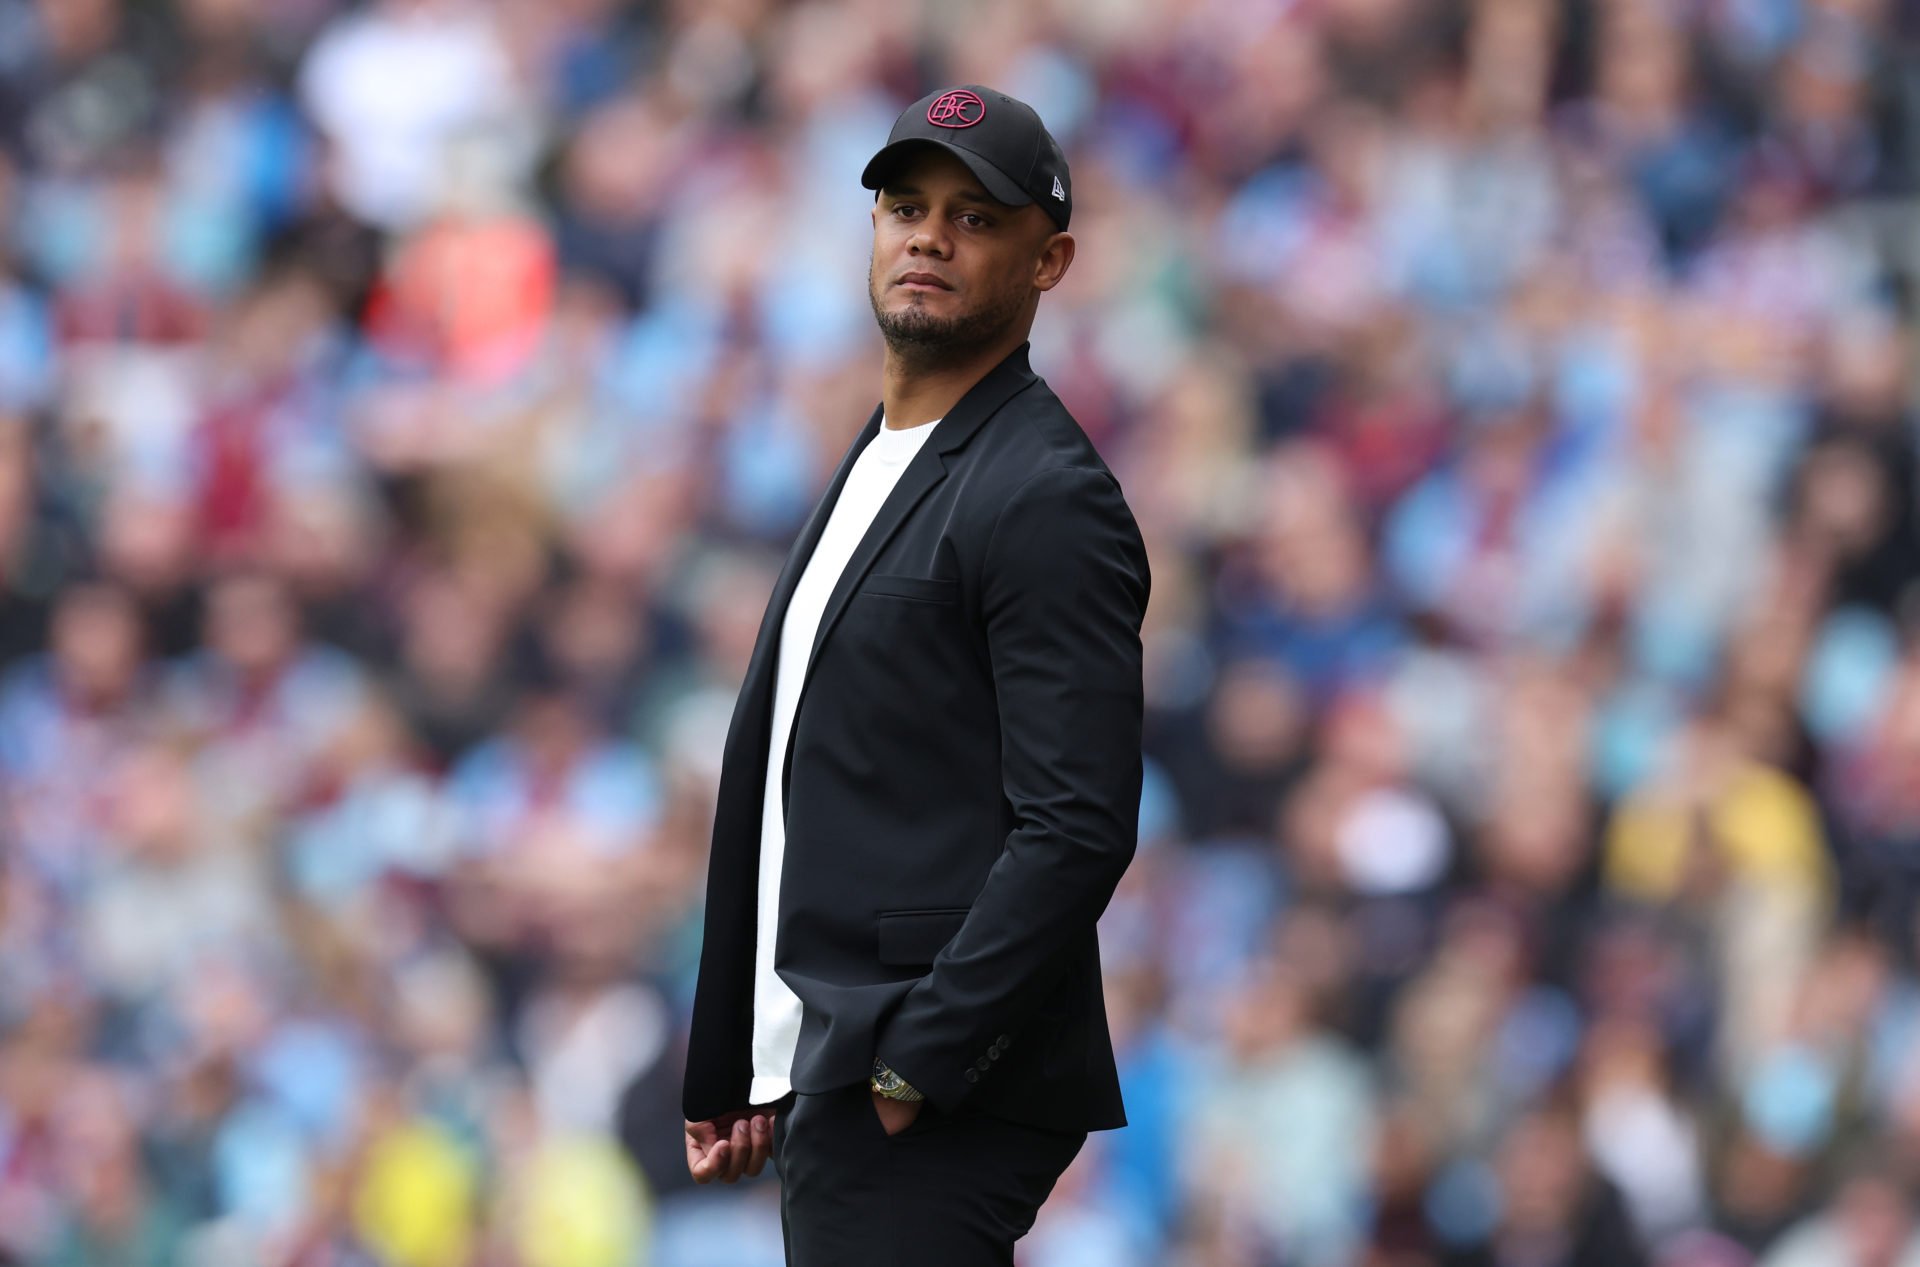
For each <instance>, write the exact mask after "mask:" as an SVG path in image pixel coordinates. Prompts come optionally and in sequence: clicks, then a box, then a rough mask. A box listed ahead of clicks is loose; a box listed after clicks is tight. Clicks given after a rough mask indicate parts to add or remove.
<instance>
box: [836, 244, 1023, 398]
mask: <svg viewBox="0 0 1920 1267" xmlns="http://www.w3.org/2000/svg"><path fill="white" fill-rule="evenodd" d="M867 300H868V302H869V303H871V304H872V305H873V319H874V321H876V322H877V323H879V326H880V337H881V338H883V339H885V340H886V341H887V350H888V351H890V352H892V353H893V354H894V356H895V357H896V358H897V359H898V360H899V361H900V362H901V363H902V364H903V365H905V366H906V368H907V369H908V370H909V371H911V372H914V373H920V372H924V371H927V370H933V369H939V368H941V367H942V366H946V365H951V364H954V363H955V362H959V361H964V360H966V359H967V358H969V357H970V356H972V355H973V354H974V353H976V352H979V351H981V350H982V349H984V348H989V347H992V346H993V345H994V344H995V343H997V342H999V341H1000V339H1001V338H1002V337H1003V336H1004V335H1005V334H1006V332H1007V331H1008V330H1010V329H1012V328H1013V325H1014V323H1015V322H1016V321H1018V320H1019V319H1020V312H1021V309H1022V308H1024V307H1025V306H1026V296H1025V295H1024V294H1022V293H1021V292H1020V291H1018V290H1014V289H1009V290H1007V291H1005V292H1002V293H1000V294H996V295H989V296H988V297H987V298H986V300H985V301H983V302H982V303H981V304H980V305H979V306H978V307H976V308H973V309H972V310H970V311H967V312H960V313H956V314H954V315H953V316H950V317H942V316H935V315H934V314H933V313H931V312H928V311H927V310H926V309H925V308H923V307H921V306H920V304H919V302H918V301H917V300H916V301H915V302H913V303H912V304H911V306H909V307H907V308H903V309H900V310H898V311H895V312H889V311H887V310H886V309H884V308H882V307H881V306H880V289H879V278H878V276H877V275H876V271H875V270H874V269H872V268H869V269H868V270H867Z"/></svg>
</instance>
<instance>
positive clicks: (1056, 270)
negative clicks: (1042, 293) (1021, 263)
mask: <svg viewBox="0 0 1920 1267" xmlns="http://www.w3.org/2000/svg"><path fill="white" fill-rule="evenodd" d="M1072 266H1073V234H1071V233H1068V232H1067V231H1066V230H1065V229H1062V230H1060V231H1059V232H1058V233H1054V234H1050V235H1049V236H1048V238H1047V240H1046V242H1045V243H1044V244H1043V245H1042V246H1041V248H1040V259H1039V260H1038V261H1037V262H1036V263H1035V264H1034V269H1033V288H1034V289H1035V290H1052V289H1053V288H1054V287H1055V286H1058V285H1059V284H1060V279H1061V278H1063V277H1065V276H1066V275H1067V269H1069V268H1071V267H1072Z"/></svg>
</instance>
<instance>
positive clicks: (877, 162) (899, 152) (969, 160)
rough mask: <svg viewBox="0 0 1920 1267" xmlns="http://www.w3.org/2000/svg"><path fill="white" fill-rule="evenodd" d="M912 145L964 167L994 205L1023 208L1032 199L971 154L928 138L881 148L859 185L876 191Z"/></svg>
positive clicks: (909, 138) (908, 139) (897, 142)
mask: <svg viewBox="0 0 1920 1267" xmlns="http://www.w3.org/2000/svg"><path fill="white" fill-rule="evenodd" d="M916 145H931V146H934V147H935V148H938V149H943V150H945V151H946V152H947V153H949V154H951V155H953V156H954V157H955V158H957V159H959V160H960V161H961V162H962V163H965V164H966V165H967V170H968V171H970V172H972V173H973V174H974V176H975V177H977V178H978V179H979V181H980V183H981V184H982V185H983V186H985V187H986V191H987V192H988V193H989V194H991V195H993V198H994V201H996V202H1003V203H1005V204H1006V205H1008V206H1009V207H1024V206H1026V205H1027V204H1028V203H1030V202H1032V201H1033V199H1032V197H1031V196H1029V195H1028V193H1027V191H1026V190H1024V189H1022V188H1020V186H1018V185H1016V184H1015V183H1014V182H1013V178H1012V177H1010V176H1008V175H1007V174H1006V173H1005V172H1003V171H1001V170H1000V169H999V168H998V167H995V166H994V165H993V164H992V163H989V162H988V161H987V160H986V159H984V158H982V157H980V156H979V155H978V154H975V153H974V152H973V151H972V150H969V149H963V148H961V147H960V146H958V145H954V144H952V143H951V142H948V141H941V140H936V139H934V138H933V137H930V136H914V137H908V138H907V139H906V140H904V141H895V142H894V143H893V144H892V145H888V146H885V147H884V148H882V149H881V151H880V152H879V153H878V154H875V155H874V156H873V157H872V158H871V159H869V160H868V161H867V167H866V170H865V171H863V172H861V173H860V183H861V185H863V186H865V187H866V188H868V189H878V188H880V186H881V185H882V184H883V183H884V182H885V181H886V178H887V175H888V173H889V172H891V171H892V170H893V168H894V166H895V165H896V164H897V163H898V162H899V161H900V159H901V158H902V157H903V156H904V155H905V154H906V153H907V152H908V151H910V150H911V149H913V147H914V146H916Z"/></svg>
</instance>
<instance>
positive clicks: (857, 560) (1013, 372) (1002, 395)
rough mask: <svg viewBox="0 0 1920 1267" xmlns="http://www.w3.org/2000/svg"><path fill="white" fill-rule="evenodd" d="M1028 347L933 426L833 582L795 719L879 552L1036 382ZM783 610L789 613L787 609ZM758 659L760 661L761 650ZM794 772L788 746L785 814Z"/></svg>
mask: <svg viewBox="0 0 1920 1267" xmlns="http://www.w3.org/2000/svg"><path fill="white" fill-rule="evenodd" d="M1027 346H1028V345H1027V344H1024V343H1023V344H1021V345H1020V346H1019V347H1018V348H1015V349H1014V350H1013V352H1011V353H1010V354H1008V356H1007V358H1006V359H1005V360H1003V361H1001V362H1000V364H998V365H997V366H995V367H994V368H993V369H991V370H989V371H987V373H986V375H985V376H984V377H982V378H981V380H980V381H979V382H977V383H975V384H974V385H973V386H972V387H971V388H969V389H968V390H967V394H966V395H964V396H962V397H961V398H960V399H959V401H958V402H957V403H956V404H955V405H954V407H953V408H952V409H949V410H948V411H947V416H946V417H945V418H942V419H941V420H940V421H939V423H938V424H936V425H935V426H934V429H933V434H932V435H930V436H928V437H927V442H926V443H925V444H924V445H922V446H921V448H920V451H919V452H918V453H916V454H914V455H913V460H912V461H911V462H908V463H907V469H906V470H904V471H902V472H900V482H899V483H897V484H895V485H894V486H893V491H892V492H891V493H889V494H887V500H886V501H884V502H882V503H881V504H880V510H879V512H878V513H876V514H875V515H874V517H873V523H872V524H871V525H870V526H869V527H868V528H867V532H866V535H865V536H863V537H862V538H861V539H860V544H859V545H858V546H857V547H855V548H854V551H853V556H852V557H851V558H849V559H848V560H847V566H846V568H845V569H843V570H842V571H841V573H840V578H839V579H838V580H837V581H835V582H834V586H833V592H832V594H830V595H828V597H827V606H826V610H825V611H823V612H822V613H821V614H820V627H819V628H818V629H816V630H815V631H814V635H813V648H812V650H811V651H810V652H809V653H808V656H807V671H806V674H805V676H804V677H802V678H801V680H800V694H799V696H798V698H797V699H796V700H795V701H794V716H795V717H796V718H797V717H798V716H799V715H800V710H801V709H803V708H805V707H806V703H807V687H808V686H809V685H810V684H811V683H812V682H813V666H814V665H815V664H816V663H818V661H819V659H820V648H821V647H822V646H824V645H825V644H826V641H827V637H828V635H830V634H831V633H832V632H833V627H834V626H835V625H836V624H838V623H839V620H840V616H841V614H842V613H844V612H845V611H846V609H847V604H848V603H849V602H851V601H852V599H853V594H854V591H855V590H857V589H859V588H860V582H861V581H862V580H864V579H865V578H866V575H867V572H868V571H869V570H870V569H871V568H872V567H873V562H874V560H875V559H877V558H879V557H880V551H881V550H883V549H885V548H886V544H887V542H889V541H891V540H892V539H893V535H894V534H895V533H896V532H898V531H899V530H900V525H902V524H904V523H905V522H906V521H907V516H908V515H910V514H912V513H913V508H914V507H915V506H918V505H919V504H920V501H921V499H922V498H924V497H925V496H926V495H927V493H928V492H929V491H931V490H932V489H933V487H934V486H935V485H936V484H938V483H939V482H940V481H941V480H943V479H945V478H946V477H947V455H948V454H950V453H952V452H953V451H955V450H956V449H959V448H960V447H961V446H962V445H964V444H965V443H966V442H967V440H969V439H971V438H972V436H973V433H974V432H976V431H978V430H979V429H980V426H981V424H982V423H984V422H986V420H987V419H988V418H991V417H992V416H993V415H994V413H995V412H996V411H997V410H998V409H999V408H1000V406H1001V405H1004V404H1005V403H1006V402H1007V400H1008V399H1009V398H1010V397H1012V396H1013V394H1014V393H1015V392H1017V391H1019V390H1020V389H1021V388H1023V387H1026V386H1027V385H1028V384H1030V383H1032V382H1033V381H1034V375H1033V371H1032V370H1031V369H1029V368H1028V366H1027ZM879 418H880V411H879V410H876V411H875V412H874V416H873V421H871V422H869V423H868V430H867V431H864V432H862V433H861V439H860V441H859V443H858V444H856V445H855V446H854V450H853V452H852V453H850V454H849V455H848V461H847V462H844V463H842V464H841V465H842V469H841V471H840V473H839V474H838V475H836V476H835V483H834V488H833V490H832V493H831V495H830V496H825V497H822V499H821V506H822V507H823V508H829V509H830V508H831V506H832V503H833V501H834V500H835V499H836V498H837V497H838V496H839V486H840V484H842V483H844V482H845V479H846V470H845V468H846V467H847V466H849V465H851V462H852V458H853V457H854V456H855V455H857V454H858V452H859V450H860V449H861V448H863V447H865V445H866V442H867V441H868V440H871V439H872V438H873V434H872V433H873V432H874V431H877V430H878V427H877V425H876V424H877V422H878V420H879ZM815 517H816V518H818V519H821V521H822V523H821V525H820V526H824V516H823V515H822V513H821V511H820V510H818V509H817V510H816V511H815ZM807 527H808V530H809V531H810V532H812V533H813V536H814V540H816V541H817V540H819V528H818V527H816V525H814V524H813V523H811V522H810V523H809V524H808V525H807ZM809 553H811V547H809ZM791 566H792V561H791V560H789V567H791ZM802 566H804V563H803V564H802ZM781 579H782V581H783V582H785V581H786V580H787V578H786V577H785V576H784V575H783V576H782V578H781ZM798 583H799V572H798V569H795V570H794V577H793V581H792V584H794V585H797V584H798ZM791 596H792V592H791V586H789V588H788V593H787V597H788V598H791ZM782 610H783V611H784V606H783V608H782ZM764 634H765V631H764V630H762V635H763V637H764ZM755 654H756V657H757V655H758V648H756V651H755ZM792 767H793V748H792V747H791V745H789V747H788V748H787V768H786V770H783V771H782V772H781V778H780V788H781V809H782V810H783V811H784V810H785V808H786V786H787V778H788V775H789V773H790V772H791V770H792Z"/></svg>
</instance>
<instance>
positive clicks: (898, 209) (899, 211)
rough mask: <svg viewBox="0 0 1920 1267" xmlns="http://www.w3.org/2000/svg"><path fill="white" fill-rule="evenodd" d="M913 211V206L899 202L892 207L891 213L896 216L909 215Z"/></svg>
mask: <svg viewBox="0 0 1920 1267" xmlns="http://www.w3.org/2000/svg"><path fill="white" fill-rule="evenodd" d="M914 211H915V208H913V207H910V206H907V205H906V204H905V203H901V204H899V205H897V206H895V207H894V209H893V214H894V215H896V216H910V215H912V214H913V213H914Z"/></svg>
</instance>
